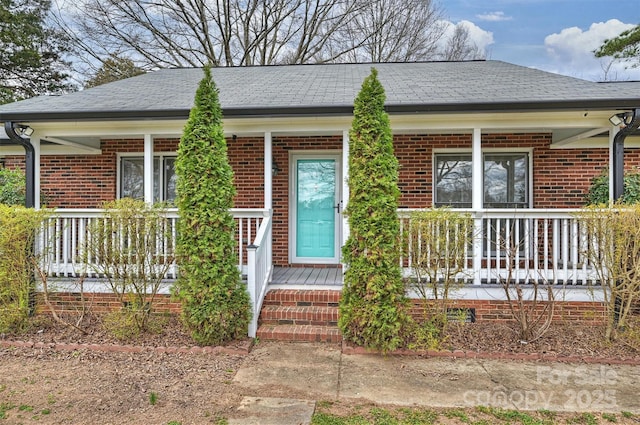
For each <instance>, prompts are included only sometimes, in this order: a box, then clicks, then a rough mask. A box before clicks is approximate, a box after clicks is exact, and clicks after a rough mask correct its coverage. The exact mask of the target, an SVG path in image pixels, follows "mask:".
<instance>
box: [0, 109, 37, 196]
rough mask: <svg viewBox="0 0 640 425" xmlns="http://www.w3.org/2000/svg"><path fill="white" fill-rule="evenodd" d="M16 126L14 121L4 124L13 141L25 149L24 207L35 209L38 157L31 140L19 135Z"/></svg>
mask: <svg viewBox="0 0 640 425" xmlns="http://www.w3.org/2000/svg"><path fill="white" fill-rule="evenodd" d="M15 125H16V124H14V123H13V121H6V122H5V123H4V131H5V133H7V136H9V139H11V141H13V142H15V143H17V144H19V145H20V146H22V147H23V148H24V163H25V183H26V188H25V189H26V191H25V200H24V206H25V207H27V208H34V207H35V199H36V190H35V189H36V186H35V183H36V173H35V170H36V157H35V150H34V148H33V145H32V144H31V139H29V138H26V139H25V138H23V137H22V136H20V135H18V133H17V132H16V129H15V128H14V127H15Z"/></svg>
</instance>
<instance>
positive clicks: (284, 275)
mask: <svg viewBox="0 0 640 425" xmlns="http://www.w3.org/2000/svg"><path fill="white" fill-rule="evenodd" d="M297 285H300V286H302V285H304V286H309V287H310V289H341V288H342V268H339V267H322V268H314V267H274V268H273V276H272V278H271V284H270V287H271V288H278V287H282V288H287V287H293V286H297Z"/></svg>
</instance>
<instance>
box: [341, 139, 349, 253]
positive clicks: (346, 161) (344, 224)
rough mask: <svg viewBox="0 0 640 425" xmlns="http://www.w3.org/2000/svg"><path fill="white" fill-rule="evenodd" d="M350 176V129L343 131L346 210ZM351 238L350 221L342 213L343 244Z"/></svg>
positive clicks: (343, 195)
mask: <svg viewBox="0 0 640 425" xmlns="http://www.w3.org/2000/svg"><path fill="white" fill-rule="evenodd" d="M348 177H349V130H344V131H343V132H342V200H341V202H340V204H341V205H340V211H344V209H345V208H347V203H348V202H349V184H348V183H347V178H348ZM348 238H349V221H348V220H347V217H346V216H345V215H342V243H341V244H340V245H341V246H344V244H345V243H346V242H347V239H348Z"/></svg>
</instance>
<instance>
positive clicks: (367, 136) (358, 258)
mask: <svg viewBox="0 0 640 425" xmlns="http://www.w3.org/2000/svg"><path fill="white" fill-rule="evenodd" d="M384 101H385V93H384V88H383V87H382V84H380V82H379V80H378V77H377V71H376V70H375V69H372V70H371V75H369V76H368V77H367V78H366V79H365V81H364V83H363V84H362V89H361V91H360V93H359V94H358V96H357V97H356V99H355V103H354V118H353V123H352V127H351V130H350V133H349V137H350V147H349V177H348V181H349V203H348V205H347V208H346V210H345V214H346V215H347V216H348V219H349V228H350V235H349V239H348V240H347V242H346V244H345V246H344V247H343V252H342V253H343V261H344V263H345V265H346V270H345V275H344V288H343V292H342V299H341V302H340V320H339V326H340V329H341V330H342V334H343V338H344V339H345V340H346V341H350V342H353V343H355V344H358V345H362V346H365V347H368V348H372V349H377V350H381V351H390V350H393V349H395V348H397V347H398V346H399V345H400V344H401V343H402V331H403V330H404V325H405V324H406V323H407V322H408V320H409V316H408V314H407V311H406V306H407V299H406V297H405V291H404V284H403V282H402V275H401V270H400V265H399V261H400V222H399V220H398V215H397V208H398V197H399V196H400V190H399V189H398V160H397V158H396V157H395V156H394V153H393V138H392V135H391V127H390V124H389V117H388V115H387V114H386V112H385V111H384Z"/></svg>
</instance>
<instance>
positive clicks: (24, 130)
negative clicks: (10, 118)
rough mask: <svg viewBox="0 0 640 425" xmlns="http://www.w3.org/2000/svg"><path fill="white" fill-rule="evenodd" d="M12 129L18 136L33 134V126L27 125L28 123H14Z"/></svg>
mask: <svg viewBox="0 0 640 425" xmlns="http://www.w3.org/2000/svg"><path fill="white" fill-rule="evenodd" d="M14 129H15V130H16V133H18V135H19V136H26V137H31V135H32V134H33V128H31V127H29V126H28V125H24V124H16V125H15V126H14Z"/></svg>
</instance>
